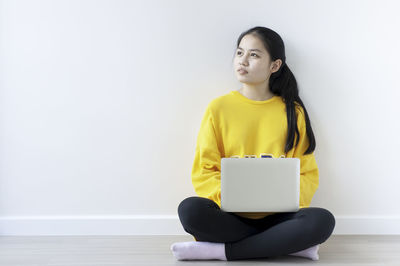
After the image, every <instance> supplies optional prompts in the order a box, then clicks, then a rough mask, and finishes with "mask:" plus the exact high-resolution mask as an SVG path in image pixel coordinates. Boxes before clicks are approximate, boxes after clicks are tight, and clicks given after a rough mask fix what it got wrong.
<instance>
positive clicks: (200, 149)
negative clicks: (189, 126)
mask: <svg viewBox="0 0 400 266" xmlns="http://www.w3.org/2000/svg"><path fill="white" fill-rule="evenodd" d="M192 184H193V187H194V190H195V192H196V194H197V195H198V196H200V197H204V198H208V199H211V200H213V201H214V202H215V203H217V204H218V206H219V207H221V152H220V150H219V149H218V141H217V137H216V133H215V125H214V120H213V116H212V112H211V109H210V106H207V108H206V111H205V113H204V115H203V119H202V121H201V125H200V130H199V133H198V136H197V143H196V150H195V157H194V162H193V167H192Z"/></svg>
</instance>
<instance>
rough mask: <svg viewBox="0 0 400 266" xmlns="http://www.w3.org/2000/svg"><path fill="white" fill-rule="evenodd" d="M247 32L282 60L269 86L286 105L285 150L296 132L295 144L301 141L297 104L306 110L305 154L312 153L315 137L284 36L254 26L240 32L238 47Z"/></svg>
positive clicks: (290, 144) (291, 145) (291, 144)
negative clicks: (291, 69)
mask: <svg viewBox="0 0 400 266" xmlns="http://www.w3.org/2000/svg"><path fill="white" fill-rule="evenodd" d="M247 34H252V35H254V36H255V37H257V38H258V39H260V41H262V43H263V44H264V47H265V49H266V50H267V51H268V53H269V54H270V57H271V60H272V61H275V60H277V59H281V60H282V65H281V67H280V68H279V70H278V71H276V72H274V73H272V74H271V76H270V78H269V88H270V90H271V92H272V93H273V94H275V95H278V96H281V97H282V98H283V100H284V102H285V105H286V116H287V122H288V135H287V139H286V145H285V152H288V151H290V150H291V149H292V148H293V143H294V138H295V136H296V135H295V133H296V134H297V139H296V144H295V146H297V144H298V143H299V136H300V134H299V130H298V127H297V119H296V113H295V105H297V106H301V107H302V108H303V110H304V115H305V120H306V132H307V136H308V140H309V144H310V145H309V146H308V149H307V150H306V151H305V153H304V155H305V154H311V153H312V152H313V151H314V150H315V137H314V133H313V130H312V128H311V123H310V119H309V117H308V113H307V110H306V107H305V106H304V104H303V102H302V100H301V99H300V97H299V89H298V88H297V82H296V78H295V77H294V75H293V73H292V71H290V69H289V67H288V66H287V64H286V56H285V45H284V43H283V40H282V38H281V37H280V36H279V34H278V33H276V32H275V31H273V30H271V29H268V28H265V27H254V28H251V29H249V30H247V31H245V32H243V33H241V34H240V36H239V38H238V40H237V45H236V48H238V47H239V44H240V41H241V40H242V38H243V37H244V36H245V35H247ZM300 110H301V108H300Z"/></svg>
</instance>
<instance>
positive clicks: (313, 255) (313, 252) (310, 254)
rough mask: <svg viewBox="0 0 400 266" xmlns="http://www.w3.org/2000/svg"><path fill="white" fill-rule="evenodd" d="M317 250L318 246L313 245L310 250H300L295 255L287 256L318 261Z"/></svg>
mask: <svg viewBox="0 0 400 266" xmlns="http://www.w3.org/2000/svg"><path fill="white" fill-rule="evenodd" d="M318 249H319V245H315V246H312V247H310V248H307V249H304V250H301V251H298V252H295V253H291V254H289V255H293V256H300V257H305V258H309V259H311V260H319V255H318Z"/></svg>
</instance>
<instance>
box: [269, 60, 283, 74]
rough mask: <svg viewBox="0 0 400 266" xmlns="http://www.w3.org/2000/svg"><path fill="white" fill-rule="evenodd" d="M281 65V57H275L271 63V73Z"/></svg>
mask: <svg viewBox="0 0 400 266" xmlns="http://www.w3.org/2000/svg"><path fill="white" fill-rule="evenodd" d="M281 65H282V60H281V59H276V60H275V61H274V62H272V64H271V73H274V72H276V71H278V70H279V68H280V67H281Z"/></svg>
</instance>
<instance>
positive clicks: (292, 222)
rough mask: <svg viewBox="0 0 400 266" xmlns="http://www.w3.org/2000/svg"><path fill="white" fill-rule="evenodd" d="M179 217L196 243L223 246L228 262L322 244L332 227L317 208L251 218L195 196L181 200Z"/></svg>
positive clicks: (331, 220)
mask: <svg viewBox="0 0 400 266" xmlns="http://www.w3.org/2000/svg"><path fill="white" fill-rule="evenodd" d="M178 215H179V219H180V221H181V223H182V225H183V228H184V230H185V231H186V232H188V233H189V234H191V235H192V236H194V237H195V239H196V240H197V241H207V242H219V243H225V255H226V258H227V260H239V259H251V258H268V257H276V256H280V255H288V254H291V253H294V252H297V251H301V250H304V249H307V248H309V247H312V246H314V245H318V244H320V243H323V242H325V241H326V240H327V239H328V237H329V236H330V235H331V234H332V232H333V229H334V227H335V217H334V216H333V215H332V213H331V212H329V211H328V210H326V209H323V208H319V207H308V208H302V209H300V210H298V211H297V212H280V213H274V214H272V215H268V216H266V217H264V218H261V219H250V218H244V217H241V216H238V215H236V214H235V213H233V212H225V211H222V210H221V209H220V207H219V206H218V205H217V204H216V203H215V202H214V201H212V200H210V199H208V198H203V197H197V196H193V197H188V198H186V199H184V200H183V201H182V202H181V203H180V204H179V207H178Z"/></svg>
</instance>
